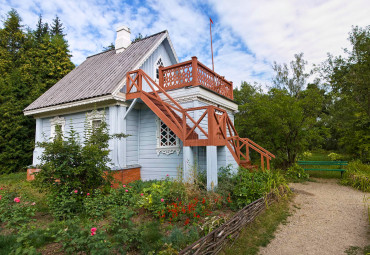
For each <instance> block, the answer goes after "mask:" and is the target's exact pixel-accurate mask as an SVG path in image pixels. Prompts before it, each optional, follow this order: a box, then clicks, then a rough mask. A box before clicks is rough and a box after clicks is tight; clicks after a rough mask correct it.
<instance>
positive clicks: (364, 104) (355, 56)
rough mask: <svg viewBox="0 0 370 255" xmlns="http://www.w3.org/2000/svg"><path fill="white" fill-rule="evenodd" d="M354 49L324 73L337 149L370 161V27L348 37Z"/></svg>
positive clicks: (330, 61)
mask: <svg viewBox="0 0 370 255" xmlns="http://www.w3.org/2000/svg"><path fill="white" fill-rule="evenodd" d="M348 39H349V41H350V43H351V45H352V49H350V50H349V49H345V51H344V52H345V54H346V55H347V56H346V57H342V56H338V57H333V56H332V55H329V57H328V60H327V61H326V62H325V63H324V65H323V66H322V73H323V75H324V77H325V78H326V81H327V82H328V84H329V85H330V88H331V93H332V96H333V102H334V104H333V106H332V108H331V116H332V118H331V120H330V125H331V130H332V135H333V138H335V139H336V141H337V143H338V144H337V147H338V148H340V149H341V150H343V151H344V152H347V153H351V154H355V155H357V156H358V157H360V158H361V159H362V160H363V161H366V162H369V161H370V26H367V27H365V28H359V27H353V29H352V31H351V32H350V33H349V38H348Z"/></svg>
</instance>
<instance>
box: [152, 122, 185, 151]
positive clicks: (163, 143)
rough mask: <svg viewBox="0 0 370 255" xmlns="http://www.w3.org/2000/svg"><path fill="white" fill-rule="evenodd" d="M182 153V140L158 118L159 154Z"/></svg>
mask: <svg viewBox="0 0 370 255" xmlns="http://www.w3.org/2000/svg"><path fill="white" fill-rule="evenodd" d="M161 152H162V153H163V154H166V155H169V154H172V153H174V152H176V153H177V155H179V153H180V140H179V138H178V137H177V136H176V134H175V133H174V132H173V131H172V130H171V129H170V128H169V127H168V126H167V125H166V124H165V123H163V121H162V120H160V119H157V155H159V154H160V153H161Z"/></svg>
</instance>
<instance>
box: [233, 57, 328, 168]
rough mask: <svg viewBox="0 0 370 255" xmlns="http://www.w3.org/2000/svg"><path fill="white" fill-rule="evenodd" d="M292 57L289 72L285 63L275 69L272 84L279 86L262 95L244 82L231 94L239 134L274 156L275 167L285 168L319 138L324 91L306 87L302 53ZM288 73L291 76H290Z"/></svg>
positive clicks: (255, 87) (314, 86) (313, 86)
mask: <svg viewBox="0 0 370 255" xmlns="http://www.w3.org/2000/svg"><path fill="white" fill-rule="evenodd" d="M295 56H296V61H293V62H292V64H291V69H292V70H289V69H288V66H287V65H286V64H284V65H280V67H282V68H278V69H276V70H275V72H276V73H275V74H276V77H275V82H277V81H279V84H281V86H280V85H279V86H276V85H275V87H274V86H273V87H271V88H270V89H269V91H268V92H267V93H264V92H263V90H261V89H260V88H259V87H258V86H252V85H250V84H248V83H243V84H242V86H241V88H240V90H239V89H236V90H235V91H234V95H235V100H236V101H237V102H238V103H239V104H241V105H240V106H239V113H237V115H236V118H235V126H236V128H237V131H238V132H239V135H241V136H242V137H249V138H251V139H252V140H254V141H255V142H257V143H259V144H260V145H262V146H263V147H265V148H267V149H268V150H270V151H271V152H272V153H274V154H276V155H277V159H276V160H274V162H275V164H276V165H275V166H277V167H284V168H285V167H288V166H290V165H291V164H292V163H294V162H295V160H296V159H297V156H298V155H299V154H300V153H302V152H303V151H305V150H306V149H307V148H308V147H309V145H310V144H311V143H312V141H314V140H317V139H318V138H319V137H320V128H319V127H318V126H317V120H318V117H319V116H320V114H321V112H322V109H323V102H324V97H323V91H322V90H320V89H319V87H318V86H317V85H315V84H309V85H307V84H306V78H307V75H302V74H304V67H305V63H306V62H305V61H304V60H303V58H302V54H298V55H295ZM275 66H276V65H275ZM282 70H283V72H281V71H282ZM284 70H285V71H284ZM290 72H292V73H293V74H294V75H293V77H289V73H290ZM275 84H276V83H275ZM288 85H289V86H290V87H289V86H288ZM316 142H317V141H316ZM319 142H320V141H319ZM252 156H253V155H252ZM252 158H253V157H252Z"/></svg>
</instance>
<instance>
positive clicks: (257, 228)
mask: <svg viewBox="0 0 370 255" xmlns="http://www.w3.org/2000/svg"><path fill="white" fill-rule="evenodd" d="M291 199H292V195H291V196H289V197H288V198H287V199H284V200H281V201H280V202H279V203H275V204H272V205H271V206H270V207H269V208H268V209H267V210H266V211H265V212H263V213H262V214H260V215H259V216H258V217H257V218H256V219H255V221H254V222H253V223H252V224H250V225H249V226H247V227H246V228H245V229H244V230H243V231H242V233H241V234H240V236H239V238H238V239H237V240H236V241H235V243H234V244H233V245H232V246H231V247H227V248H226V249H223V251H222V252H221V253H220V254H222V255H235V254H238V255H239V254H245V255H247V254H248V255H252V254H258V251H259V247H261V246H262V247H266V246H267V245H268V244H269V243H270V241H271V240H272V239H274V238H275V236H274V233H275V231H276V229H277V227H278V226H279V224H285V222H286V219H287V218H288V216H289V215H290V212H289V202H290V201H291Z"/></svg>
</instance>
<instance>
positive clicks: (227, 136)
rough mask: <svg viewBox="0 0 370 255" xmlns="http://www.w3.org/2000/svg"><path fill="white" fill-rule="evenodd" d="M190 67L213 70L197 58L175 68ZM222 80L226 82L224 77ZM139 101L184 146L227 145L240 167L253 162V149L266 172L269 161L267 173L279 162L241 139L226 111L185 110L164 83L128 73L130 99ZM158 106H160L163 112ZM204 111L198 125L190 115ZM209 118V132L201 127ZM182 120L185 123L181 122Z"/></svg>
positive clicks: (127, 85)
mask: <svg viewBox="0 0 370 255" xmlns="http://www.w3.org/2000/svg"><path fill="white" fill-rule="evenodd" d="M190 63H191V64H192V67H194V65H195V66H196V67H197V68H205V70H206V71H211V70H210V69H209V68H207V67H205V66H204V65H203V64H201V63H199V62H198V61H197V60H196V58H193V60H192V61H187V62H183V63H179V64H177V65H175V66H176V67H182V66H186V65H189V64H190ZM194 63H195V64H194ZM173 68H174V67H173V66H172V67H166V68H163V67H161V68H160V70H161V71H163V70H172V69H173ZM193 71H194V70H191V73H192V74H193V73H194V72H193ZM213 73H214V72H213ZM214 74H215V76H217V78H219V77H221V76H219V75H218V74H216V73H214ZM133 75H135V77H132V76H133ZM196 76H197V75H195V78H196V79H197V77H196ZM193 77H194V76H193ZM162 78H163V76H162ZM221 78H222V79H223V77H221ZM143 79H144V81H145V82H146V83H147V85H148V86H149V88H150V89H151V92H146V91H143V87H142V86H143ZM160 80H161V77H160ZM224 81H226V80H224ZM192 82H193V81H192ZM226 82H227V81H226ZM230 85H231V86H232V83H230ZM159 93H161V95H159ZM137 97H141V98H142V100H143V101H144V102H145V103H146V104H147V105H148V106H149V107H154V108H152V109H156V111H159V112H156V114H157V115H158V116H160V117H161V118H163V121H165V123H166V124H167V123H168V124H167V125H171V127H170V128H171V129H172V128H173V130H172V131H173V132H174V133H175V134H176V135H177V136H178V137H179V138H180V139H181V140H182V141H183V143H184V145H186V144H187V145H186V146H194V145H195V146H205V145H214V146H219V145H226V146H227V147H228V149H229V150H230V152H231V154H232V155H233V157H234V159H235V160H236V162H237V163H238V164H239V165H241V164H244V163H245V162H250V158H249V149H253V150H254V151H256V152H257V153H259V154H260V156H261V168H262V169H263V170H264V160H265V159H266V164H267V169H270V160H271V159H272V158H275V155H273V154H272V153H271V152H269V151H267V150H266V149H264V148H262V147H261V146H259V145H258V144H257V143H255V142H254V141H252V140H251V139H249V138H240V137H239V135H238V132H237V131H236V129H235V126H234V124H233V122H232V120H231V119H230V117H229V115H228V114H227V112H226V110H224V109H221V108H219V107H215V106H213V105H210V106H200V107H192V108H187V109H185V108H183V107H182V106H181V105H180V104H179V103H178V102H177V101H176V100H174V99H173V98H172V97H171V96H170V95H169V94H168V93H167V92H166V89H165V88H163V83H162V86H161V84H159V85H158V84H157V83H156V82H155V81H154V80H153V79H152V78H151V77H150V76H148V75H147V74H146V73H145V72H144V71H143V70H141V69H138V70H135V71H131V72H128V73H127V80H126V98H127V99H133V98H137ZM163 97H165V98H167V99H168V100H169V101H170V103H168V102H165V101H163V99H162V98H163ZM156 101H157V102H156ZM160 105H161V106H160ZM158 106H160V108H159V107H158ZM164 110H165V111H164ZM200 110H204V112H203V113H202V114H201V116H200V117H199V118H198V119H197V121H195V120H194V118H193V117H191V116H190V115H189V113H188V112H190V111H200ZM178 114H180V115H181V116H179V115H178ZM206 116H207V119H208V126H207V127H208V130H205V129H204V128H202V127H201V125H200V123H201V122H202V120H204V119H205V117H206ZM180 119H182V120H181V121H180ZM187 120H189V121H190V122H191V123H192V124H193V126H192V127H191V126H189V125H188V124H187ZM196 129H199V131H200V133H203V134H204V135H205V137H206V139H199V138H198V134H199V133H196V132H195V130H196ZM199 131H198V132H199ZM192 134H195V135H196V136H191V135H192ZM194 137H195V138H194ZM244 147H245V153H244Z"/></svg>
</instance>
